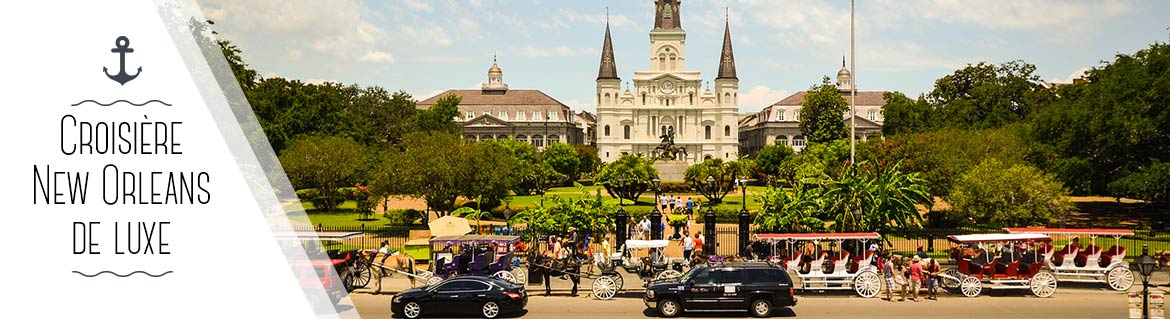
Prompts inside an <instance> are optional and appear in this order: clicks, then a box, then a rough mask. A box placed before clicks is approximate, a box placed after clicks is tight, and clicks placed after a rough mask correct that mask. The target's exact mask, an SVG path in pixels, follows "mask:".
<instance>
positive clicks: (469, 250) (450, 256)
mask: <svg viewBox="0 0 1170 319" xmlns="http://www.w3.org/2000/svg"><path fill="white" fill-rule="evenodd" d="M519 241H520V236H500V235H462V236H438V237H435V238H432V239H431V245H443V246H444V248H443V249H442V250H439V251H436V252H434V253H433V256H432V258H431V260H433V261H434V262H432V263H431V266H430V269H429V271H430V273H431V274H432V275H431V276H430V277H429V278H427V285H433V284H436V283H439V282H440V281H443V279H447V278H450V277H455V276H462V275H475V276H491V277H495V278H499V279H502V280H505V281H508V282H512V283H517V284H524V281H525V280H526V279H527V273H525V272H524V269H523V268H520V267H514V266H513V262H512V260H513V255H514V253H515V251H513V247H515V244H516V242H519ZM454 247H459V251H458V252H457V253H456V252H454V251H453V250H452V248H454Z"/></svg>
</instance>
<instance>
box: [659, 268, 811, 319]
mask: <svg viewBox="0 0 1170 319" xmlns="http://www.w3.org/2000/svg"><path fill="white" fill-rule="evenodd" d="M795 293H796V292H795V291H794V290H793V287H792V278H790V277H788V273H787V272H785V271H784V270H782V269H780V268H777V267H773V266H771V265H768V264H765V263H727V264H717V265H711V266H700V267H695V268H693V269H691V271H688V272H687V273H686V274H684V275H683V276H682V277H679V279H678V280H677V281H669V282H656V283H653V284H652V285H650V287H647V288H646V296H645V297H643V298H642V300H643V301H644V302H646V307H647V308H650V309H657V310H658V313H659V314H661V315H662V316H664V317H674V316H677V315H678V314H679V313H681V312H682V311H743V310H747V311H748V312H750V313H751V314H752V315H754V316H756V317H767V316H769V315H770V314H771V313H772V309H773V308H777V307H779V308H783V307H791V306H795V305H796V296H795Z"/></svg>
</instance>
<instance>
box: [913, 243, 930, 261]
mask: <svg viewBox="0 0 1170 319" xmlns="http://www.w3.org/2000/svg"><path fill="white" fill-rule="evenodd" d="M914 255H915V256H918V258H919V259H926V258H928V257H929V256H927V255H926V251H925V250H922V245H918V251H916V252H914Z"/></svg>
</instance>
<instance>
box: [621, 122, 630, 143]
mask: <svg viewBox="0 0 1170 319" xmlns="http://www.w3.org/2000/svg"><path fill="white" fill-rule="evenodd" d="M622 135H623V136H624V138H625V139H627V140H628V139H630V126H629V125H626V126H625V127H623V128H622Z"/></svg>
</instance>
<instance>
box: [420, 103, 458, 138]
mask: <svg viewBox="0 0 1170 319" xmlns="http://www.w3.org/2000/svg"><path fill="white" fill-rule="evenodd" d="M461 101H463V98H461V97H459V96H458V95H455V94H450V95H447V96H444V97H442V98H440V99H439V100H438V101H436V102H435V105H431V107H430V108H427V109H426V110H419V111H418V113H416V114H415V117H414V123H415V128H416V129H417V130H419V131H428V132H441V133H448V134H458V133H459V124H456V123H455V118H456V117H458V116H459V102H461Z"/></svg>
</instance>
